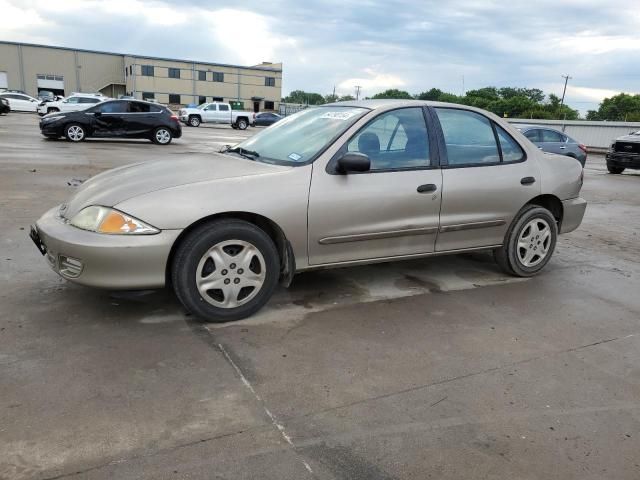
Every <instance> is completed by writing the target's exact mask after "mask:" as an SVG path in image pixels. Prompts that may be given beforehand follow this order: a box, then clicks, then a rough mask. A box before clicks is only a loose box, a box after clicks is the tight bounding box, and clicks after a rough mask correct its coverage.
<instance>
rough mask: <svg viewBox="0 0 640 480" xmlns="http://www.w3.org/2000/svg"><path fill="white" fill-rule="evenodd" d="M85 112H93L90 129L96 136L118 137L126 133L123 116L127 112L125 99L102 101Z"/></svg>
mask: <svg viewBox="0 0 640 480" xmlns="http://www.w3.org/2000/svg"><path fill="white" fill-rule="evenodd" d="M87 113H92V114H93V121H92V129H93V135H94V136H96V137H120V136H124V135H125V134H126V126H125V117H126V116H127V115H128V113H129V109H128V105H127V102H126V101H123V100H115V101H112V102H103V103H101V104H99V105H97V106H95V107H93V108H92V109H90V110H88V112H87Z"/></svg>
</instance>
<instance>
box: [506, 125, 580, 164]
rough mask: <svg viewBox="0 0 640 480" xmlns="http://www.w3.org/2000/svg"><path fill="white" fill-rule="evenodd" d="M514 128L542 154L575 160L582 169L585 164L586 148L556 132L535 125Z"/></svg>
mask: <svg viewBox="0 0 640 480" xmlns="http://www.w3.org/2000/svg"><path fill="white" fill-rule="evenodd" d="M516 128H517V129H518V130H520V131H521V132H522V133H523V134H524V136H525V137H527V138H528V139H529V140H531V141H532V142H533V143H534V144H535V145H537V146H538V148H540V150H542V151H543V152H549V153H557V154H558V155H566V156H567V157H572V158H575V159H576V160H578V161H579V162H580V163H581V164H582V166H583V167H584V164H585V163H586V162H587V147H585V146H584V145H582V144H581V143H578V142H576V141H575V140H574V139H573V138H571V137H570V136H568V135H565V134H564V133H562V132H559V131H558V130H554V129H553V128H547V127H540V126H536V125H516Z"/></svg>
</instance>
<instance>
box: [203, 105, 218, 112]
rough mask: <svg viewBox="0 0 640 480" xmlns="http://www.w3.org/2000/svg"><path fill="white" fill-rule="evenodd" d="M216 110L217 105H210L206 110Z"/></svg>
mask: <svg viewBox="0 0 640 480" xmlns="http://www.w3.org/2000/svg"><path fill="white" fill-rule="evenodd" d="M215 109H216V105H209V106H208V107H207V108H205V110H209V111H211V110H215Z"/></svg>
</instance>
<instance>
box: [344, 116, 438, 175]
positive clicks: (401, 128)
mask: <svg viewBox="0 0 640 480" xmlns="http://www.w3.org/2000/svg"><path fill="white" fill-rule="evenodd" d="M347 150H348V151H349V152H359V153H364V154H365V155H367V156H368V157H369V159H370V160H371V170H394V169H405V168H419V167H428V166H430V165H431V161H430V155H429V136H428V134H427V125H426V123H425V120H424V115H423V113H422V108H419V107H413V108H401V109H398V110H392V111H390V112H386V113H383V114H381V115H379V116H378V117H376V118H375V119H373V120H372V121H371V122H370V123H369V124H368V125H366V126H365V127H364V128H363V129H362V130H360V131H359V132H358V133H357V134H356V135H355V136H354V137H353V138H352V139H351V140H349V143H348V144H347Z"/></svg>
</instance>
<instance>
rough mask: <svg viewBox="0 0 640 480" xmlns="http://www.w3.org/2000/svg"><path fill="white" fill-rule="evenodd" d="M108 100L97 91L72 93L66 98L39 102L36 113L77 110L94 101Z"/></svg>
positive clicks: (44, 113) (94, 102)
mask: <svg viewBox="0 0 640 480" xmlns="http://www.w3.org/2000/svg"><path fill="white" fill-rule="evenodd" d="M105 100H109V97H105V96H104V95H102V94H99V93H72V94H71V95H69V96H68V97H67V98H63V99H60V100H54V101H52V102H46V101H43V102H40V103H39V104H38V114H39V115H46V114H48V113H55V112H77V111H80V110H84V109H85V108H89V107H90V106H92V105H95V104H96V103H100V102H104V101H105Z"/></svg>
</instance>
